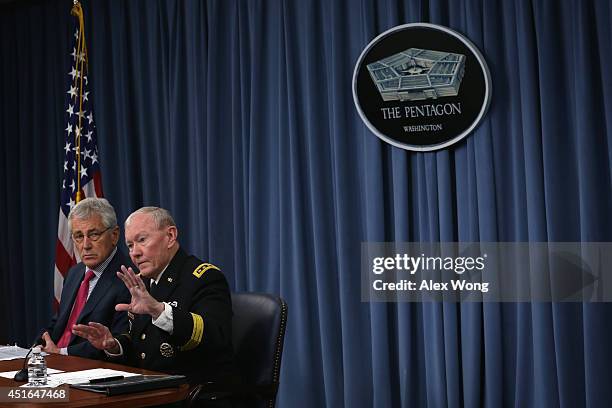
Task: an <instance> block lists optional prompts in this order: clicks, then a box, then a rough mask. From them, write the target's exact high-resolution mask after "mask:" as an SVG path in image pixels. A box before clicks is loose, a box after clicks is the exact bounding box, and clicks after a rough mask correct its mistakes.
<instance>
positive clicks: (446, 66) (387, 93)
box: [368, 48, 465, 101]
mask: <svg viewBox="0 0 612 408" xmlns="http://www.w3.org/2000/svg"><path fill="white" fill-rule="evenodd" d="M368 71H369V72H370V76H371V77H372V80H373V81H374V84H376V88H377V89H378V92H379V93H380V96H381V97H382V98H383V100H384V101H395V100H399V101H406V100H410V101H416V100H421V99H437V98H441V97H444V96H456V95H457V94H458V93H459V87H460V86H461V80H462V79H463V74H464V72H465V56H464V55H461V54H454V53H452V52H440V51H434V50H422V49H419V48H408V49H407V50H405V51H402V52H398V53H397V54H393V55H391V56H390V57H387V58H384V59H381V60H379V61H376V62H374V63H372V64H369V65H368Z"/></svg>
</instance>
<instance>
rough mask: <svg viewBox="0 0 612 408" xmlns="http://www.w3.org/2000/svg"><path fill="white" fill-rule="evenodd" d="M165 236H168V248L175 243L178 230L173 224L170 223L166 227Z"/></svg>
mask: <svg viewBox="0 0 612 408" xmlns="http://www.w3.org/2000/svg"><path fill="white" fill-rule="evenodd" d="M166 236H167V237H168V248H170V247H171V246H173V245H174V244H175V243H176V239H177V238H178V230H177V229H176V227H175V226H174V225H171V226H169V227H168V229H166Z"/></svg>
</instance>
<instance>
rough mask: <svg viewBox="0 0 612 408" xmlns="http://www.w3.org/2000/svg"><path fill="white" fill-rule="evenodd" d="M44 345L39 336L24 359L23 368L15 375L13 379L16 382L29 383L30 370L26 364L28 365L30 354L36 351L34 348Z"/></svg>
mask: <svg viewBox="0 0 612 408" xmlns="http://www.w3.org/2000/svg"><path fill="white" fill-rule="evenodd" d="M43 343H44V342H43V339H42V337H41V336H38V337H37V338H36V340H34V343H32V346H31V347H30V350H29V351H28V354H26V356H25V358H24V359H23V368H22V369H21V370H19V371H17V372H16V373H15V377H13V379H14V380H15V381H18V382H26V381H28V368H27V367H26V364H27V363H28V357H29V356H30V353H32V349H34V347H36V346H38V345H40V344H43Z"/></svg>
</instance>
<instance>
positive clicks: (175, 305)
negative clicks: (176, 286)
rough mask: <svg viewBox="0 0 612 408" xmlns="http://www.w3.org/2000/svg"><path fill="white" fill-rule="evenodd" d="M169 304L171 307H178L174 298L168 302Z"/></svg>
mask: <svg viewBox="0 0 612 408" xmlns="http://www.w3.org/2000/svg"><path fill="white" fill-rule="evenodd" d="M168 304H169V305H170V306H173V307H178V302H177V301H176V300H173V301H172V302H170V303H168Z"/></svg>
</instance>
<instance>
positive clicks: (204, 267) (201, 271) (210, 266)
mask: <svg viewBox="0 0 612 408" xmlns="http://www.w3.org/2000/svg"><path fill="white" fill-rule="evenodd" d="M209 269H216V270H218V271H220V270H221V269H219V268H218V267H216V266H215V265H213V264H209V263H203V264H200V265H198V266H197V267H196V268H195V269H194V270H193V276H195V277H196V278H201V277H202V275H204V272H206V271H207V270H209Z"/></svg>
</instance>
